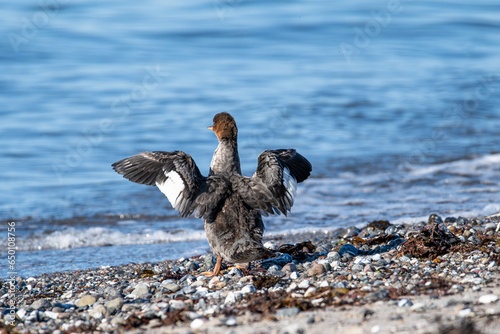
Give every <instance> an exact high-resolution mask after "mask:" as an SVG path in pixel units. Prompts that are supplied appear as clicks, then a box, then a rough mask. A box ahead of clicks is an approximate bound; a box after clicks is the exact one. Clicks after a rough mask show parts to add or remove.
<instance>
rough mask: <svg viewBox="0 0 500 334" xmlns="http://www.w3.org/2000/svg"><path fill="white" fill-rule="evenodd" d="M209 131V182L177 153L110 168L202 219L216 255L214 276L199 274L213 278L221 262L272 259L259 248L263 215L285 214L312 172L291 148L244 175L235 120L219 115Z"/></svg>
mask: <svg viewBox="0 0 500 334" xmlns="http://www.w3.org/2000/svg"><path fill="white" fill-rule="evenodd" d="M208 129H209V130H213V131H214V132H215V134H216V136H217V138H218V140H219V145H218V146H217V149H216V150H215V152H214V156H213V158H212V162H211V164H210V171H209V173H208V177H205V176H203V175H202V174H201V173H200V171H199V169H198V167H197V166H196V164H195V162H194V160H193V159H192V158H191V156H190V155H189V154H186V153H184V152H181V151H174V152H162V151H155V152H142V153H139V154H137V155H134V156H132V157H130V158H126V159H123V160H120V161H118V162H115V163H114V164H113V165H112V167H113V169H114V170H115V171H117V172H118V173H120V174H122V175H123V177H125V178H127V179H128V180H130V181H132V182H136V183H140V184H146V185H151V186H155V185H156V186H157V187H158V188H159V189H160V191H161V192H162V193H163V194H165V195H166V197H167V198H168V200H169V201H170V203H171V204H172V207H173V208H174V209H175V210H177V211H178V212H179V215H180V216H181V217H187V216H189V215H191V214H193V213H194V215H195V216H196V217H197V218H203V220H204V223H205V233H206V236H207V239H208V242H209V244H210V248H211V249H212V252H213V253H214V255H216V256H217V263H216V265H215V267H214V270H213V272H206V273H204V274H205V275H207V276H217V275H218V274H219V273H220V271H221V263H222V259H224V260H226V261H228V262H231V263H250V262H251V261H255V260H259V259H262V258H264V257H266V256H267V255H270V254H272V252H271V251H270V250H269V249H267V248H265V247H264V246H263V245H262V235H263V233H264V224H263V222H262V215H265V216H267V215H269V214H280V213H281V214H284V215H286V214H287V211H290V210H291V208H292V205H293V202H294V198H295V194H296V190H297V183H298V182H302V181H304V180H306V179H307V178H308V177H309V175H310V173H311V170H312V167H311V163H310V162H309V161H308V160H307V159H306V158H304V157H303V156H302V155H300V154H299V153H297V152H296V151H295V150H294V149H279V150H266V151H264V152H262V153H261V154H260V155H259V158H258V166H257V171H256V172H255V174H254V175H253V176H252V177H247V176H243V175H241V167H240V158H239V156H238V143H237V136H238V128H237V127H236V122H235V121H234V118H233V117H232V116H231V115H230V114H228V113H226V112H223V113H219V114H217V115H215V117H214V119H213V125H212V126H209V127H208Z"/></svg>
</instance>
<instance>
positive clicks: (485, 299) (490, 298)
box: [479, 294, 498, 304]
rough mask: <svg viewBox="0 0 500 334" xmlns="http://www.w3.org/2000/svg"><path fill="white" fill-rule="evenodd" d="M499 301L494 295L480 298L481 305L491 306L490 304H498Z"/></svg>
mask: <svg viewBox="0 0 500 334" xmlns="http://www.w3.org/2000/svg"><path fill="white" fill-rule="evenodd" d="M497 300H498V296H496V295H493V294H490V295H483V296H481V297H479V302H480V303H481V304H490V303H494V302H496V301H497Z"/></svg>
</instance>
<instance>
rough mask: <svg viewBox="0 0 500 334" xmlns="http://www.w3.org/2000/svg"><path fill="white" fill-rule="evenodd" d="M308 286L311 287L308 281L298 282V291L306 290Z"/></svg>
mask: <svg viewBox="0 0 500 334" xmlns="http://www.w3.org/2000/svg"><path fill="white" fill-rule="evenodd" d="M309 285H311V283H310V282H309V280H308V279H305V280H303V281H302V282H300V284H299V289H307V288H308V287H309Z"/></svg>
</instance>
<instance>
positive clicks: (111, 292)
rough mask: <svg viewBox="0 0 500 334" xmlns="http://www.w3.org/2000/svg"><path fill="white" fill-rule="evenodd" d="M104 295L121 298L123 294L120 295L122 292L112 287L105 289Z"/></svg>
mask: <svg viewBox="0 0 500 334" xmlns="http://www.w3.org/2000/svg"><path fill="white" fill-rule="evenodd" d="M104 295H105V296H108V297H121V295H122V294H121V293H120V291H118V290H117V289H115V288H113V287H112V286H107V287H106V288H105V289H104Z"/></svg>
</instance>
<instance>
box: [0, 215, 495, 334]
mask: <svg viewBox="0 0 500 334" xmlns="http://www.w3.org/2000/svg"><path fill="white" fill-rule="evenodd" d="M499 221H500V215H492V216H488V217H479V218H462V217H459V218H457V219H455V218H451V217H449V218H446V219H445V220H444V222H443V221H442V220H441V218H440V217H438V216H436V215H431V216H430V217H429V221H428V222H422V223H419V224H415V225H392V224H390V223H389V222H387V221H375V222H371V223H369V224H367V225H366V226H365V227H363V228H361V229H359V228H356V227H350V228H347V229H339V230H336V231H332V232H328V233H306V234H301V235H290V236H279V237H272V238H265V239H266V240H269V241H267V242H266V243H265V244H266V247H269V248H278V246H281V247H280V248H279V249H280V251H281V253H282V254H281V255H280V256H278V257H277V258H274V259H267V260H261V261H256V263H255V264H254V266H253V268H252V269H250V270H249V271H247V270H245V269H242V270H239V269H236V268H234V269H223V275H220V276H219V277H217V278H211V277H205V276H200V273H201V272H202V271H205V270H210V269H211V266H212V265H213V261H214V258H213V256H212V255H211V254H204V255H199V256H194V257H191V258H189V259H178V260H166V261H162V262H158V263H142V264H134V263H131V264H126V265H120V266H113V267H102V268H95V269H87V270H77V271H68V272H56V273H51V274H42V275H40V276H37V277H18V278H16V281H15V283H14V284H13V285H11V284H10V282H9V281H7V280H4V279H2V280H1V284H2V285H1V287H0V290H1V294H0V296H1V297H0V303H2V306H3V308H4V309H5V310H4V311H3V312H2V315H1V321H0V330H1V332H2V333H3V332H19V333H25V332H26V333H27V332H35V333H45V332H46V333H51V332H54V331H55V333H69V332H92V331H97V332H117V331H127V332H128V331H130V332H137V333H139V332H144V331H148V332H151V333H190V332H195V333H216V332H217V333H220V332H231V333H282V334H284V333H290V334H291V333H324V332H325V331H331V330H332V329H335V330H334V332H339V333H344V332H345V333H378V332H380V333H389V332H397V333H406V332H408V333H462V332H463V333H465V332H467V333H494V332H496V331H495V329H497V328H500V302H499V301H498V299H499V298H500V267H499V264H500V238H499V237H500V233H499V232H498V231H496V228H497V226H498V224H499ZM305 239H309V241H311V242H310V243H307V242H305ZM283 244H287V245H286V246H284V245H283ZM12 286H14V288H12ZM12 289H14V290H15V292H13V291H14V290H12ZM9 305H13V310H14V313H13V312H12V311H9ZM12 324H14V326H10V325H12Z"/></svg>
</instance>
